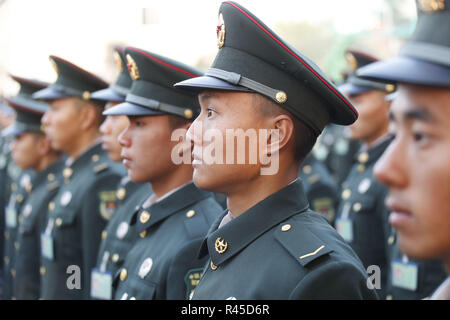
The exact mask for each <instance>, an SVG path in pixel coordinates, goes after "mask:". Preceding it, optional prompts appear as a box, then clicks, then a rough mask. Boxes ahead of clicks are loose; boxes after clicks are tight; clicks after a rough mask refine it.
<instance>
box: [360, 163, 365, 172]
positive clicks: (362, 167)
mask: <svg viewBox="0 0 450 320" xmlns="http://www.w3.org/2000/svg"><path fill="white" fill-rule="evenodd" d="M365 169H366V166H365V165H363V164H358V172H363V171H364V170H365Z"/></svg>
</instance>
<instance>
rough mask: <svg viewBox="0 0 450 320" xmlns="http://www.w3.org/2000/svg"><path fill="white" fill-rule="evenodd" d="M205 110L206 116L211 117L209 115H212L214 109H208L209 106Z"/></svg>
mask: <svg viewBox="0 0 450 320" xmlns="http://www.w3.org/2000/svg"><path fill="white" fill-rule="evenodd" d="M206 112H207V117H208V118H211V117H212V116H213V115H214V113H215V111H214V110H212V109H209V108H208V110H207V111H206Z"/></svg>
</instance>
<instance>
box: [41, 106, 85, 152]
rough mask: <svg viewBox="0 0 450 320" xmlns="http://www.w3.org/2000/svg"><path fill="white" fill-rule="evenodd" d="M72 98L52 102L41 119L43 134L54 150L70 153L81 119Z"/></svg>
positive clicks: (78, 133) (80, 125)
mask: <svg viewBox="0 0 450 320" xmlns="http://www.w3.org/2000/svg"><path fill="white" fill-rule="evenodd" d="M76 103H77V101H76V100H75V99H74V98H63V99H57V100H53V101H52V102H51V103H50V108H49V109H48V110H47V111H46V112H45V114H44V116H43V117H42V120H41V121H42V124H44V125H45V134H46V135H47V136H48V137H49V138H50V141H51V146H52V148H53V149H55V150H60V151H65V152H70V150H71V149H72V148H73V146H74V145H76V141H77V137H78V136H79V135H80V132H81V130H82V129H81V128H82V122H83V117H82V115H81V112H80V109H79V108H78V107H77V106H76V105H75V104H76Z"/></svg>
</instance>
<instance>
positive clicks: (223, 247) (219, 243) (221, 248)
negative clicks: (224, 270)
mask: <svg viewBox="0 0 450 320" xmlns="http://www.w3.org/2000/svg"><path fill="white" fill-rule="evenodd" d="M214 245H215V247H216V251H217V252H218V253H220V254H222V253H224V252H225V251H227V248H228V242H226V241H225V240H223V239H222V238H221V237H218V238H217V239H216V242H215V244H214Z"/></svg>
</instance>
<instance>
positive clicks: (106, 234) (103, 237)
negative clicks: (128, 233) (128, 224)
mask: <svg viewBox="0 0 450 320" xmlns="http://www.w3.org/2000/svg"><path fill="white" fill-rule="evenodd" d="M106 237H108V232H106V230H103V231H102V240H105V239H106Z"/></svg>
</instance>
